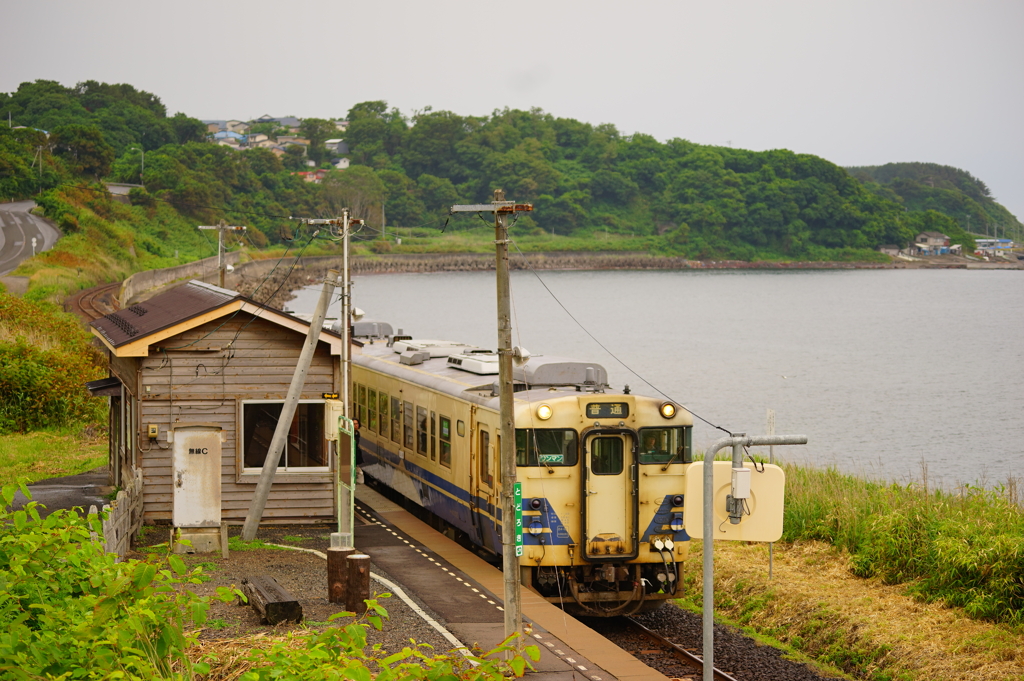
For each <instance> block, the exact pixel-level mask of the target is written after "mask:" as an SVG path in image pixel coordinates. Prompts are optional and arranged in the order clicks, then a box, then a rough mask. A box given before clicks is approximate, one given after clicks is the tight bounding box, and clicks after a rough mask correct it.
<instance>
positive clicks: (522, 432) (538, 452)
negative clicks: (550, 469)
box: [516, 428, 579, 466]
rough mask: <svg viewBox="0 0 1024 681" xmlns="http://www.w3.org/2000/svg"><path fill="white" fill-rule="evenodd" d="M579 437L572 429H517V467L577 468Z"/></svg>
mask: <svg viewBox="0 0 1024 681" xmlns="http://www.w3.org/2000/svg"><path fill="white" fill-rule="evenodd" d="M578 461H579V437H578V436H577V434H576V431H575V430H573V429H572V428H517V429H516V465H517V466H575V465H576V463H577V462H578Z"/></svg>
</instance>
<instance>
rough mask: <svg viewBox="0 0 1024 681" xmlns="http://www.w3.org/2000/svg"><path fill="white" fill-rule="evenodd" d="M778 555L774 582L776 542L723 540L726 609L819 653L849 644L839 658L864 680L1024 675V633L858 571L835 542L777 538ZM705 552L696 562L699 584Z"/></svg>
mask: <svg viewBox="0 0 1024 681" xmlns="http://www.w3.org/2000/svg"><path fill="white" fill-rule="evenodd" d="M695 548H698V547H695ZM774 553H775V557H774V579H772V580H771V581H769V580H768V548H767V545H763V544H751V545H748V544H738V543H733V542H720V543H718V544H716V545H715V577H716V579H715V582H716V594H717V595H716V601H718V603H717V604H716V607H718V608H719V612H721V613H723V614H725V615H726V616H727V617H730V618H733V619H736V620H740V621H744V622H745V623H746V624H747V625H748V626H752V627H755V628H756V629H758V630H759V631H763V632H766V633H769V634H770V635H772V636H774V637H775V638H778V639H780V640H783V641H786V642H788V643H791V644H795V645H796V647H798V648H800V649H802V650H803V651H804V652H806V653H807V654H809V655H812V656H815V655H817V654H824V655H825V656H830V655H835V654H836V652H837V651H838V650H840V649H844V650H845V651H846V653H847V654H849V656H850V664H849V665H843V664H842V663H841V662H840V663H839V664H837V663H836V661H833V662H832V663H833V664H837V666H840V667H842V668H845V671H847V673H850V674H852V675H854V676H857V677H860V678H900V679H943V680H947V679H948V680H950V681H957V680H960V679H964V680H967V679H970V680H971V681H988V680H992V681H995V680H999V681H1003V680H1007V679H1017V680H1020V679H1024V631H1021V630H1014V629H1013V628H1011V627H1009V626H1005V625H996V624H990V623H986V622H981V621H978V620H973V619H970V618H968V617H967V616H966V615H964V614H963V612H962V611H960V610H959V609H955V608H947V607H944V606H942V605H940V604H936V603H931V604H928V603H921V602H918V601H915V600H914V599H912V598H910V597H908V596H906V595H905V587H904V586H886V585H883V584H882V583H881V582H880V581H878V580H865V579H861V578H858V577H855V576H854V575H853V574H852V573H851V571H850V568H849V560H848V558H847V557H846V556H845V555H844V554H841V553H839V552H837V551H836V550H835V549H834V548H832V547H831V546H829V545H826V544H822V543H817V542H806V543H796V544H788V545H776V547H775V552H774ZM694 554H696V556H695V555H694ZM699 554H700V551H699V548H698V550H697V551H695V552H691V560H689V561H688V562H687V569H688V570H690V571H694V568H696V570H695V572H696V574H695V575H691V577H695V578H696V580H697V585H698V588H699V583H700V582H699V580H700V579H701V575H700V565H701V562H700V558H699V557H698V556H699ZM691 584H692V583H691ZM719 604H720V605H719ZM840 657H842V655H840ZM858 664H859V665H860V666H861V667H862V671H861V672H860V673H855V672H854V668H855V667H856V666H857V665H858ZM864 670H866V673H865V671H864Z"/></svg>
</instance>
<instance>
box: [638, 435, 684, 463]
mask: <svg viewBox="0 0 1024 681" xmlns="http://www.w3.org/2000/svg"><path fill="white" fill-rule="evenodd" d="M692 431H693V428H692V427H690V426H674V427H671V428H641V429H640V463H660V464H665V463H669V462H670V461H671V462H672V463H691V462H692V461H693V454H692V452H691V447H690V441H691V433H692Z"/></svg>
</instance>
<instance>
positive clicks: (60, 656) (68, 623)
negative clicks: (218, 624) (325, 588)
mask: <svg viewBox="0 0 1024 681" xmlns="http://www.w3.org/2000/svg"><path fill="white" fill-rule="evenodd" d="M15 489H16V487H15V486H14V485H6V486H4V487H3V505H2V507H0V592H3V593H4V597H3V598H0V677H2V678H5V679H25V680H28V679H40V678H54V679H70V678H74V679H107V678H120V679H129V680H132V679H185V678H190V677H191V673H192V671H197V672H204V671H205V670H206V667H205V666H201V665H195V666H194V667H193V666H192V665H191V664H190V663H189V660H188V658H187V657H186V656H185V650H186V648H187V646H188V645H189V643H190V642H191V641H192V639H193V635H191V634H186V633H185V632H186V627H192V628H195V627H197V626H199V625H201V624H202V623H203V622H204V621H205V619H206V611H207V608H208V602H207V600H206V599H203V598H199V597H198V596H196V595H195V594H193V593H192V592H190V591H188V590H187V589H184V588H182V586H183V585H184V584H188V583H194V582H196V580H197V574H196V573H195V572H188V571H187V570H186V568H185V564H184V562H183V561H182V560H181V559H180V558H179V557H177V556H174V555H170V556H167V557H166V559H163V558H156V557H154V558H152V559H149V560H146V561H137V560H130V561H125V562H120V563H118V562H116V557H115V556H114V555H113V554H107V553H105V552H104V550H103V546H102V545H101V544H100V543H98V542H95V541H93V539H92V536H93V533H97V534H98V533H99V532H100V531H101V529H102V528H101V525H100V520H99V518H97V517H96V516H89V517H88V518H83V517H82V516H80V515H79V514H78V513H76V512H74V511H65V510H58V511H55V512H54V513H51V514H50V515H49V516H47V517H45V518H43V517H41V516H40V513H39V510H40V508H41V507H40V506H39V505H38V504H37V503H36V502H33V501H30V502H29V503H28V504H27V505H26V506H25V507H24V508H23V509H20V510H16V511H13V510H11V503H12V501H13V499H14V494H15ZM21 491H22V493H23V494H25V496H26V497H28V496H29V491H28V489H27V488H26V487H25V486H24V485H21ZM221 595H222V597H227V593H226V590H225V593H222V594H221Z"/></svg>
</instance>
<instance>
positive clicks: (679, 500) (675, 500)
mask: <svg viewBox="0 0 1024 681" xmlns="http://www.w3.org/2000/svg"><path fill="white" fill-rule="evenodd" d="M672 505H673V506H682V505H683V495H682V494H677V495H675V496H674V497H672Z"/></svg>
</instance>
